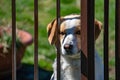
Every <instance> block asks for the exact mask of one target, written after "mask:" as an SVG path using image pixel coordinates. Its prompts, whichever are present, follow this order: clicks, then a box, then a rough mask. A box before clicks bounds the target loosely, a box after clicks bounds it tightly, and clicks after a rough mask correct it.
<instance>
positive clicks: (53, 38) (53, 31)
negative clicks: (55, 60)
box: [47, 20, 57, 45]
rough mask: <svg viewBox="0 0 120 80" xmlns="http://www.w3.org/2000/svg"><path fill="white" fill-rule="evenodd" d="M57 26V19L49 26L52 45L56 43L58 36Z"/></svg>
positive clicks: (49, 39)
mask: <svg viewBox="0 0 120 80" xmlns="http://www.w3.org/2000/svg"><path fill="white" fill-rule="evenodd" d="M56 26H57V21H56V20H54V21H52V22H51V23H49V24H48V26H47V32H48V41H49V43H50V44H51V45H53V44H55V42H56V36H57V31H56V28H57V27H56Z"/></svg>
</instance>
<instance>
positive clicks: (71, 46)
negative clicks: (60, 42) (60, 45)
mask: <svg viewBox="0 0 120 80" xmlns="http://www.w3.org/2000/svg"><path fill="white" fill-rule="evenodd" d="M72 48H73V45H71V44H65V45H64V49H65V50H66V51H68V50H71V49H72Z"/></svg>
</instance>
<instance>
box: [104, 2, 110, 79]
mask: <svg viewBox="0 0 120 80" xmlns="http://www.w3.org/2000/svg"><path fill="white" fill-rule="evenodd" d="M108 28H109V0H104V80H109V62H108V61H109V50H108V46H109V41H108V38H109V34H108V33H109V32H108Z"/></svg>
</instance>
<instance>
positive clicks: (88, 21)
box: [81, 0, 95, 80]
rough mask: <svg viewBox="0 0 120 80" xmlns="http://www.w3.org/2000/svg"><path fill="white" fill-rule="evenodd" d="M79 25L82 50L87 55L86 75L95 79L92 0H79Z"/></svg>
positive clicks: (90, 79)
mask: <svg viewBox="0 0 120 80" xmlns="http://www.w3.org/2000/svg"><path fill="white" fill-rule="evenodd" d="M81 26H82V28H81V29H82V30H81V31H82V32H81V36H82V42H81V43H82V52H83V54H84V55H85V56H86V57H87V77H88V80H95V70H94V69H95V65H94V47H95V46H94V0H81ZM84 31H85V32H84Z"/></svg>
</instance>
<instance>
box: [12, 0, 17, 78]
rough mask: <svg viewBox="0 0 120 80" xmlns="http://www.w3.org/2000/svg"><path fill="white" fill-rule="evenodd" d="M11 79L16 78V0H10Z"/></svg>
mask: <svg viewBox="0 0 120 80" xmlns="http://www.w3.org/2000/svg"><path fill="white" fill-rule="evenodd" d="M12 80H16V0H12Z"/></svg>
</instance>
